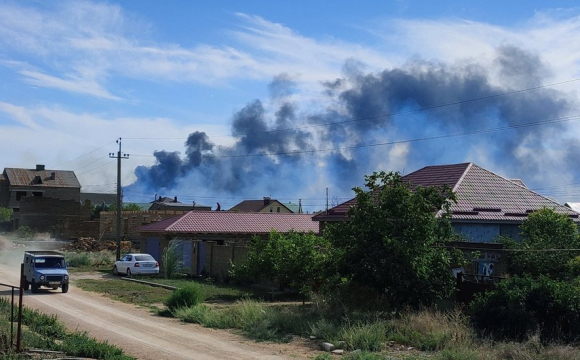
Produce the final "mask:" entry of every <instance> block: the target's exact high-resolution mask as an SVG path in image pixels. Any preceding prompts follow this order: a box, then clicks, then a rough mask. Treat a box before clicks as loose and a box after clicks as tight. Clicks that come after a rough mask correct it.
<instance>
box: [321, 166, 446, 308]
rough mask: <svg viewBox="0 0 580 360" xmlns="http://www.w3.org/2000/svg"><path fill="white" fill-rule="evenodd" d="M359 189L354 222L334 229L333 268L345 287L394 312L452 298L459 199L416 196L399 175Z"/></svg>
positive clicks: (369, 179) (432, 191) (436, 192)
mask: <svg viewBox="0 0 580 360" xmlns="http://www.w3.org/2000/svg"><path fill="white" fill-rule="evenodd" d="M365 182H366V188H367V189H368V191H367V190H363V189H361V188H355V189H354V191H355V193H356V205H355V206H353V207H352V208H351V210H350V211H349V217H350V221H344V222H341V223H338V224H335V225H329V226H328V227H327V229H326V231H325V234H324V236H325V237H326V238H327V239H328V241H330V242H331V245H332V246H331V249H332V260H333V261H332V262H331V263H332V264H335V265H336V267H335V269H334V271H336V272H337V273H338V274H339V277H340V278H342V281H343V282H344V281H346V282H349V283H351V284H354V285H359V286H362V287H364V288H370V289H372V290H374V293H375V294H376V295H378V297H382V298H383V299H385V300H386V301H387V302H388V303H389V304H390V305H391V306H392V307H394V308H399V307H405V306H420V305H421V304H423V305H428V304H430V303H432V302H433V301H434V300H436V299H439V298H443V297H445V296H448V295H449V294H450V291H451V290H452V288H453V279H452V276H451V273H450V265H451V254H450V253H449V252H448V251H447V250H446V249H445V248H444V243H445V241H446V240H447V239H449V238H450V236H451V233H452V228H451V224H450V221H449V217H450V211H449V208H450V205H451V201H455V195H454V193H453V192H452V191H451V190H450V189H449V188H448V187H441V188H435V187H426V188H423V187H418V188H416V189H415V190H414V191H411V189H410V188H409V185H408V184H407V183H405V182H404V181H403V180H402V178H401V176H400V174H398V173H395V172H390V173H386V172H375V173H373V174H372V175H370V176H366V177H365Z"/></svg>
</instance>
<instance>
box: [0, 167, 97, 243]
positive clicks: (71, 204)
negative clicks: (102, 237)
mask: <svg viewBox="0 0 580 360" xmlns="http://www.w3.org/2000/svg"><path fill="white" fill-rule="evenodd" d="M80 193H81V185H80V183H79V181H78V179H77V177H76V175H75V173H74V172H73V171H66V170H47V169H45V166H44V165H36V168H35V169H19V168H5V169H4V171H3V173H2V176H1V177H0V206H1V207H7V208H9V209H12V211H13V214H12V229H14V230H15V229H17V228H18V227H20V226H29V227H30V228H33V229H35V230H37V231H47V232H48V231H50V232H52V233H55V232H56V233H57V234H55V235H61V236H68V234H74V233H75V231H77V230H78V226H80V225H79V224H80V222H81V221H84V220H88V219H89V218H90V205H86V204H85V205H82V204H81V203H80Z"/></svg>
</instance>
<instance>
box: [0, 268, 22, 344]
mask: <svg viewBox="0 0 580 360" xmlns="http://www.w3.org/2000/svg"><path fill="white" fill-rule="evenodd" d="M23 266H24V265H22V266H21V269H20V271H21V274H22V270H23V269H22V267H23ZM21 277H22V276H21ZM0 286H2V287H8V288H10V289H11V290H12V291H11V293H12V297H11V298H12V300H11V302H10V349H13V350H16V351H17V352H20V350H21V349H22V347H21V338H22V295H24V291H23V289H22V284H20V286H14V285H8V284H2V283H0ZM16 289H18V326H17V328H16V348H14V291H15V290H16Z"/></svg>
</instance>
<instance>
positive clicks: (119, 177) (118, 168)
mask: <svg viewBox="0 0 580 360" xmlns="http://www.w3.org/2000/svg"><path fill="white" fill-rule="evenodd" d="M117 144H119V151H118V152H117V154H116V155H115V153H109V157H110V158H117V260H119V259H121V210H122V209H121V208H122V205H121V159H128V158H129V154H123V153H121V138H119V139H117Z"/></svg>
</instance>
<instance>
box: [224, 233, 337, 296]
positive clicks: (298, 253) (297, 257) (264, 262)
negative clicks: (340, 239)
mask: <svg viewBox="0 0 580 360" xmlns="http://www.w3.org/2000/svg"><path fill="white" fill-rule="evenodd" d="M327 248H328V243H327V242H326V240H325V239H324V238H321V237H318V236H316V235H314V234H313V233H299V232H294V231H292V232H289V233H285V234H282V233H278V232H276V231H272V232H271V233H270V236H269V237H268V239H264V238H260V237H255V238H254V239H253V240H252V244H251V246H250V250H249V252H248V257H247V260H246V261H245V262H244V263H242V264H241V265H238V266H237V267H234V271H233V275H234V276H236V277H238V278H250V279H252V280H254V281H263V280H266V281H270V282H272V283H275V284H280V285H281V286H282V285H284V286H286V285H287V286H290V287H291V288H293V289H296V290H298V291H300V292H301V293H302V294H308V293H310V292H311V291H313V290H315V289H316V288H317V287H318V285H319V284H320V283H321V282H322V280H323V277H324V274H323V273H324V272H323V269H324V266H325V264H326V258H327V255H326V249H327Z"/></svg>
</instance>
